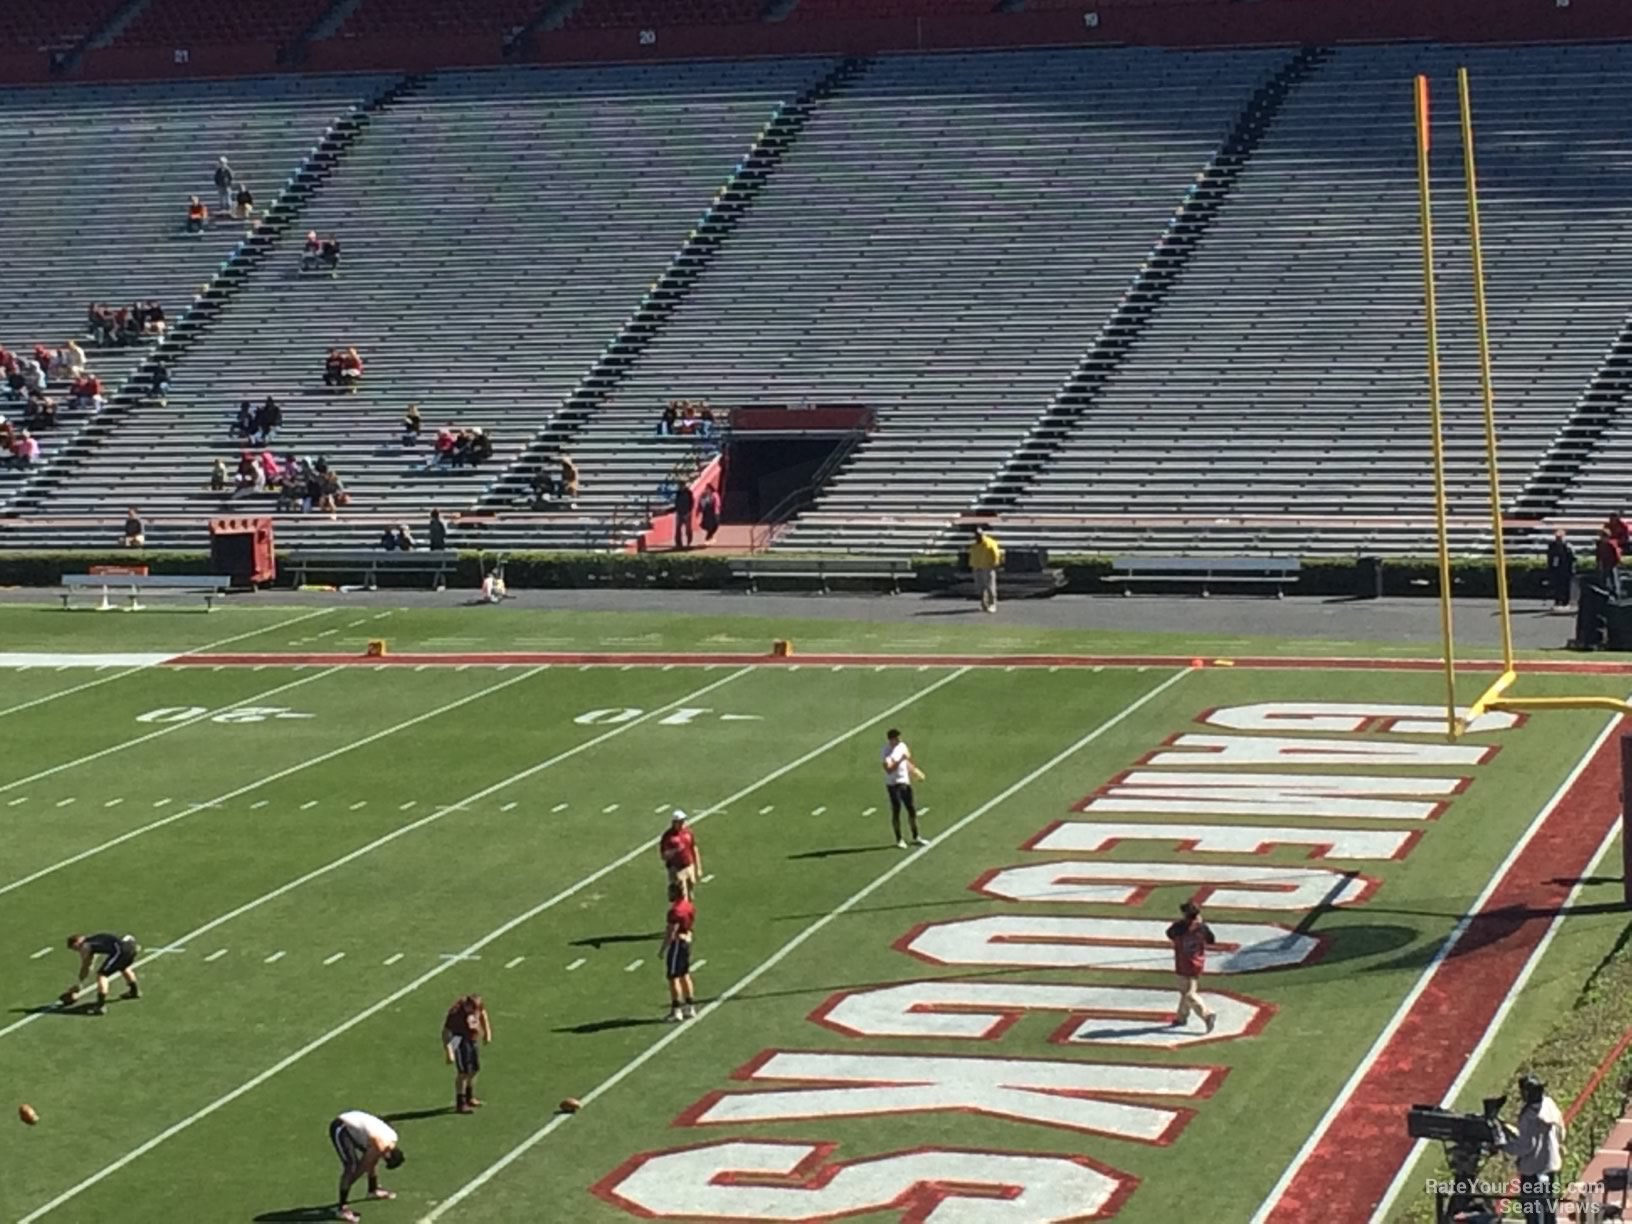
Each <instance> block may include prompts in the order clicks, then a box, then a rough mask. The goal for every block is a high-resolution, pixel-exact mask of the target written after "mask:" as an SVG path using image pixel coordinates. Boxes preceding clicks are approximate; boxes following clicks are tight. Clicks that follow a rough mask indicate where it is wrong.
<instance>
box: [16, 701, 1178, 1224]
mask: <svg viewBox="0 0 1632 1224" xmlns="http://www.w3.org/2000/svg"><path fill="white" fill-rule="evenodd" d="M1189 674H1190V673H1189V672H1188V671H1180V672H1174V673H1173V674H1172V675H1171V676H1169V677H1168V678H1167V679H1166V680H1164V681H1162V682H1161V683H1160V684H1158V685H1157V686H1156V687H1155V688H1153V689H1151V690H1150V691H1148V692H1147V693H1145V694H1144V695H1143V696H1142V697H1138V698H1136V699H1135V700H1133V701H1131V702H1129V703H1128V704H1127V705H1125V706H1123V707H1122V709H1121V710H1119V711H1118V712H1117V713H1115V714H1113V715H1112V716H1111V717H1110V718H1108V719H1106V720H1105V721H1104V722H1102V723H1100V724H1099V726H1097V727H1095V728H1094V729H1093V730H1092V731H1090V732H1088V733H1087V734H1086V735H1084V736H1082V737H1081V738H1080V739H1078V740H1077V741H1076V742H1074V743H1073V744H1071V745H1070V746H1069V747H1067V748H1065V749H1063V750H1061V751H1060V752H1057V753H1055V754H1054V755H1053V756H1052V757H1050V758H1049V759H1048V760H1046V761H1044V762H1043V763H1042V764H1041V765H1039V766H1037V768H1035V769H1033V770H1032V771H1031V772H1030V773H1028V774H1027V775H1026V776H1025V777H1023V778H1021V779H1020V780H1019V781H1018V782H1014V783H1011V784H1010V785H1009V786H1007V787H1006V788H1004V789H1003V790H1002V791H1000V792H999V793H998V794H996V795H994V796H993V797H992V798H990V799H988V800H987V801H986V802H985V803H983V804H981V805H980V806H979V807H977V808H975V809H974V811H972V812H970V813H969V814H968V815H966V816H964V817H963V818H962V819H961V820H959V821H958V822H957V823H956V824H953V825H951V826H950V827H949V828H948V829H947V830H946V831H945V832H944V833H942V834H941V835H940V836H939V837H936V838H934V839H933V840H932V841H931V842H930V843H929V845H927V846H923V847H921V848H919V849H917V850H914V851H913V852H912V853H910V854H908V855H907V857H906V858H903V859H900V860H898V861H897V862H896V863H895V865H894V866H893V867H890V868H889V869H888V870H887V871H885V872H883V873H882V874H881V875H878V876H876V877H874V878H873V880H871V881H870V882H869V883H867V884H866V885H864V886H863V887H862V888H860V889H858V890H857V891H856V892H854V893H852V894H851V895H850V896H849V897H848V898H847V899H846V900H844V901H842V902H840V903H839V905H838V906H837V907H836V908H834V909H833V910H831V911H829V912H828V913H826V914H824V915H822V916H821V917H820V918H818V919H817V920H816V921H815V922H813V923H811V924H810V925H809V926H807V927H805V928H804V930H802V931H800V932H799V933H798V934H797V935H795V936H794V937H793V938H792V939H790V940H788V942H787V943H785V944H783V945H782V946H781V947H780V948H778V949H777V950H776V951H775V952H773V953H772V954H771V955H770V956H769V957H768V958H767V959H765V960H763V961H761V962H760V963H759V965H758V966H756V967H755V968H754V969H751V970H749V972H748V973H746V974H744V975H743V976H742V977H740V978H738V979H737V980H736V981H735V982H733V983H732V984H731V985H730V986H729V987H727V988H726V989H725V990H724V991H723V992H721V994H720V995H719V997H717V998H716V999H714V1000H713V1001H712V1002H711V1003H708V1004H706V1005H705V1006H703V1007H702V1008H699V1009H698V1012H697V1017H696V1019H694V1020H690V1021H688V1022H687V1023H686V1024H684V1025H682V1026H680V1027H678V1028H673V1029H670V1030H669V1031H668V1032H667V1033H665V1034H664V1035H663V1036H662V1037H660V1038H658V1039H657V1040H656V1041H654V1042H653V1043H652V1044H651V1045H649V1046H647V1047H646V1048H645V1049H644V1050H642V1051H641V1052H640V1053H639V1054H637V1055H635V1057H633V1058H631V1059H630V1060H629V1061H628V1062H626V1063H624V1064H623V1066H622V1067H620V1068H618V1070H617V1071H615V1072H613V1073H612V1075H610V1076H609V1077H608V1078H606V1079H604V1080H602V1081H601V1082H600V1083H599V1084H597V1085H596V1086H595V1087H594V1088H592V1089H591V1090H590V1091H589V1092H587V1093H586V1094H585V1095H584V1096H583V1097H582V1098H581V1099H582V1103H583V1104H585V1105H588V1104H590V1103H591V1102H593V1101H594V1100H595V1099H596V1098H598V1097H601V1096H604V1095H606V1093H608V1092H610V1091H611V1090H612V1089H613V1088H616V1087H617V1086H618V1085H619V1084H621V1083H622V1082H623V1081H624V1080H625V1079H627V1078H628V1077H629V1076H631V1075H633V1074H634V1073H635V1072H636V1071H638V1070H639V1069H640V1068H641V1067H643V1066H645V1065H646V1064H647V1063H648V1062H650V1061H651V1060H652V1059H654V1058H656V1057H657V1056H658V1055H659V1054H661V1053H662V1052H663V1051H664V1050H666V1049H668V1047H669V1046H670V1045H672V1044H673V1043H674V1042H676V1041H678V1040H679V1039H680V1038H681V1037H682V1036H684V1035H685V1034H686V1033H688V1032H690V1031H691V1030H692V1029H694V1028H695V1027H696V1026H697V1025H699V1024H701V1023H702V1022H703V1021H704V1020H706V1019H708V1017H709V1016H710V1015H712V1014H713V1013H714V1012H715V1011H716V1010H718V1009H719V1008H720V1007H721V1006H723V1005H724V1004H726V1003H729V1002H730V1001H731V1000H732V999H734V998H736V996H737V995H739V994H741V993H742V992H743V991H744V990H746V989H748V987H750V986H752V985H753V984H754V983H755V982H757V981H758V980H759V979H760V978H761V977H763V976H764V975H765V974H767V973H769V972H770V971H771V970H772V969H774V968H776V966H777V965H779V964H781V963H782V962H783V961H784V960H786V959H787V958H788V957H789V956H791V955H792V954H793V953H794V952H795V951H797V950H798V949H799V948H800V947H801V946H802V945H803V944H805V943H806V942H807V941H808V940H810V939H811V938H812V937H814V936H815V935H817V934H819V933H820V932H821V931H822V930H823V929H825V928H826V927H827V925H828V924H829V923H830V922H832V921H833V920H834V919H836V918H838V917H840V916H841V915H843V914H845V913H848V912H849V911H850V910H852V909H854V908H855V907H856V906H858V905H860V904H861V903H862V902H863V901H865V900H866V899H867V898H868V897H870V896H872V895H873V894H874V893H875V892H877V891H878V890H879V889H880V888H883V887H884V885H886V884H888V883H889V882H890V881H891V880H893V879H894V878H895V877H896V876H898V875H900V874H901V873H902V872H903V871H905V870H906V869H907V868H908V867H910V866H912V864H913V863H915V862H917V861H918V860H919V859H920V858H922V857H923V856H924V855H926V854H928V853H929V852H930V851H931V850H933V849H934V848H935V847H936V846H939V845H941V844H942V843H943V842H947V841H950V840H951V839H952V838H953V837H955V836H956V835H957V834H959V833H960V832H962V831H963V830H964V829H966V828H968V827H969V826H970V825H972V824H974V823H975V821H977V820H979V819H980V818H981V817H982V816H984V815H986V813H987V812H990V811H991V810H992V809H993V808H995V807H997V806H998V805H999V804H1002V803H1006V802H1007V801H1008V800H1009V799H1011V798H1013V797H1014V796H1015V795H1017V794H1019V793H1020V792H1021V791H1022V790H1024V789H1025V788H1026V787H1028V786H1030V785H1031V784H1032V783H1033V782H1035V781H1037V780H1038V779H1039V778H1042V777H1044V776H1046V775H1047V774H1049V773H1051V772H1052V771H1053V770H1054V769H1055V768H1057V767H1058V766H1059V765H1060V764H1061V763H1062V762H1064V761H1067V760H1069V759H1070V758H1071V757H1072V756H1074V755H1076V753H1078V752H1080V751H1081V750H1082V749H1084V748H1086V747H1087V746H1088V745H1089V744H1091V743H1093V742H1094V741H1095V740H1097V739H1098V738H1099V737H1100V736H1102V735H1104V734H1105V733H1106V732H1107V731H1110V730H1111V729H1112V728H1114V727H1116V726H1118V725H1119V724H1121V723H1122V722H1123V721H1125V720H1126V719H1128V718H1130V717H1131V716H1132V715H1134V714H1136V713H1137V712H1138V711H1139V710H1141V709H1142V708H1144V707H1145V706H1146V705H1148V704H1149V703H1150V702H1152V701H1154V700H1156V698H1158V697H1160V696H1161V695H1162V694H1163V693H1165V692H1167V690H1168V689H1170V688H1172V687H1173V686H1174V685H1175V684H1177V683H1178V682H1179V681H1180V680H1183V679H1184V678H1185V677H1186V676H1187V675H1189ZM569 1116H570V1115H568V1114H560V1113H558V1114H556V1115H555V1116H554V1117H553V1118H551V1119H550V1120H549V1121H548V1122H546V1123H545V1124H544V1125H543V1126H541V1127H539V1128H538V1129H537V1130H536V1131H534V1132H533V1133H532V1134H531V1135H529V1136H528V1137H527V1138H526V1139H524V1140H522V1141H521V1142H520V1143H518V1144H517V1145H516V1146H515V1147H513V1148H511V1149H510V1150H509V1151H508V1152H506V1153H505V1154H504V1155H503V1156H501V1157H499V1159H498V1160H496V1161H494V1162H493V1163H492V1164H490V1165H489V1166H488V1167H487V1168H486V1169H484V1170H482V1172H480V1173H478V1174H477V1175H476V1176H475V1177H473V1178H471V1179H470V1181H468V1182H466V1183H465V1184H464V1185H463V1186H461V1187H459V1189H457V1190H455V1191H454V1192H453V1193H452V1194H451V1195H449V1196H448V1197H447V1198H445V1199H443V1200H442V1201H441V1202H440V1203H438V1204H437V1205H436V1207H435V1208H433V1209H432V1210H431V1211H430V1212H429V1213H428V1214H426V1215H424V1216H421V1217H420V1221H419V1224H433V1221H436V1220H440V1219H441V1218H442V1217H443V1216H444V1215H446V1214H447V1213H448V1212H449V1211H451V1210H453V1208H455V1207H457V1206H458V1205H459V1204H460V1203H462V1202H464V1201H465V1199H467V1198H469V1197H470V1196H471V1195H472V1194H474V1193H476V1191H478V1190H480V1189H481V1188H482V1187H483V1186H485V1185H486V1184H487V1183H488V1182H490V1181H492V1180H493V1178H495V1177H497V1176H498V1175H499V1174H500V1173H501V1172H503V1171H504V1170H505V1169H507V1168H509V1166H510V1165H512V1164H514V1163H515V1162H516V1161H517V1160H520V1159H521V1158H522V1157H523V1156H524V1155H526V1154H527V1153H528V1152H530V1151H531V1150H532V1149H533V1148H535V1147H537V1146H538V1145H539V1144H540V1143H542V1142H543V1141H544V1140H545V1139H547V1138H549V1136H550V1135H551V1134H553V1133H554V1132H555V1130H556V1128H557V1127H559V1126H560V1125H561V1123H562V1122H564V1121H565V1120H566V1119H567V1118H568V1117H569ZM24 1224H28V1222H27V1221H24Z"/></svg>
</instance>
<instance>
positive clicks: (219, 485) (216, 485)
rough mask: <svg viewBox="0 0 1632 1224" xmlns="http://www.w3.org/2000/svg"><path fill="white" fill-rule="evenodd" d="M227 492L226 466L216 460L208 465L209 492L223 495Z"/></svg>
mask: <svg viewBox="0 0 1632 1224" xmlns="http://www.w3.org/2000/svg"><path fill="white" fill-rule="evenodd" d="M226 491H227V465H226V464H224V463H222V462H221V460H219V459H217V460H216V461H215V462H214V463H213V464H211V465H210V492H211V493H225V492H226Z"/></svg>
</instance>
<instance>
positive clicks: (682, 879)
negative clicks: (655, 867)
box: [657, 808, 703, 898]
mask: <svg viewBox="0 0 1632 1224" xmlns="http://www.w3.org/2000/svg"><path fill="white" fill-rule="evenodd" d="M657 852H658V854H659V855H661V856H662V859H663V865H664V866H665V867H667V868H668V869H669V887H670V888H671V889H672V888H674V887H676V886H678V887H679V888H680V891H681V894H682V895H683V896H685V897H687V898H689V897H690V896H691V895H692V893H694V892H696V891H697V880H698V878H699V877H700V876H701V875H702V872H703V852H702V851H701V850H699V849H698V848H697V835H696V834H694V833H693V832H692V831H691V830H690V829H689V828H688V827H687V826H686V814H685V813H684V812H682V811H681V810H680V809H679V808H675V809H674V812H673V813H672V814H671V815H670V816H669V828H668V831H667V832H666V833H664V834H663V836H662V837H661V838H659V839H658V842H657Z"/></svg>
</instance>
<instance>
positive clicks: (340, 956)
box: [323, 952, 346, 965]
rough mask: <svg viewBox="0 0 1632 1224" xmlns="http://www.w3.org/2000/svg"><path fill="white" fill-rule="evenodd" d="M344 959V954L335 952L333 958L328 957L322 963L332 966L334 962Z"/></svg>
mask: <svg viewBox="0 0 1632 1224" xmlns="http://www.w3.org/2000/svg"><path fill="white" fill-rule="evenodd" d="M345 958H346V954H345V953H344V952H336V953H335V954H334V955H333V956H331V957H329V959H328V960H326V961H324V962H323V963H324V964H325V965H332V964H334V962H335V961H338V960H344V959H345Z"/></svg>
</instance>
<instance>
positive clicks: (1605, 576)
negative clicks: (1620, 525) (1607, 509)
mask: <svg viewBox="0 0 1632 1224" xmlns="http://www.w3.org/2000/svg"><path fill="white" fill-rule="evenodd" d="M1621 556H1622V553H1621V545H1620V542H1619V541H1618V540H1616V538H1615V532H1614V531H1613V530H1612V529H1611V528H1610V527H1608V526H1607V525H1606V526H1605V527H1604V528H1603V529H1602V530H1600V531H1599V532H1598V548H1597V553H1596V556H1595V558H1594V559H1595V561H1596V563H1597V574H1596V575H1595V577H1596V580H1597V584H1598V586H1600V587H1602V588H1603V589H1604V591H1605V592H1607V593H1608V595H1609V597H1610V598H1611V599H1619V598H1620V597H1621Z"/></svg>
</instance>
